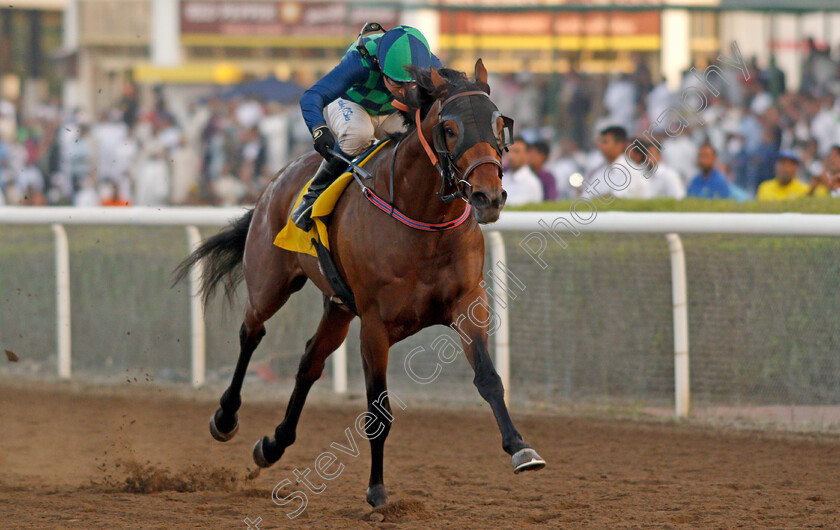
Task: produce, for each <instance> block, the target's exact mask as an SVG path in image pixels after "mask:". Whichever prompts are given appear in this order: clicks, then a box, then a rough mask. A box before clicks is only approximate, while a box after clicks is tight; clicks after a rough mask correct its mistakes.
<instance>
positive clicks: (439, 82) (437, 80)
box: [432, 67, 446, 90]
mask: <svg viewBox="0 0 840 530" xmlns="http://www.w3.org/2000/svg"><path fill="white" fill-rule="evenodd" d="M432 84H433V85H435V90H437V89H439V88H440V87H442V86H444V85H445V84H446V79H444V78H443V77H441V75H440V74H439V73H438V71H437V69H435V68H434V67H432Z"/></svg>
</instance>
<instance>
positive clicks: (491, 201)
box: [470, 190, 507, 224]
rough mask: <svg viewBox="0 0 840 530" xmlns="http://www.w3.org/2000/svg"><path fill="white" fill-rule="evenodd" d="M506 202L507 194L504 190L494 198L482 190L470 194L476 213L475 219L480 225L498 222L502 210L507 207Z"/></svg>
mask: <svg viewBox="0 0 840 530" xmlns="http://www.w3.org/2000/svg"><path fill="white" fill-rule="evenodd" d="M505 201H507V192H506V191H504V190H501V193H498V194H496V195H495V196H493V197H491V196H490V195H488V193H486V192H484V191H480V190H474V191H473V192H472V193H471V194H470V204H471V205H472V207H473V211H474V212H475V219H476V220H477V221H478V222H479V223H480V224H486V223H495V222H496V221H498V220H499V215H500V214H501V213H502V208H504V207H505Z"/></svg>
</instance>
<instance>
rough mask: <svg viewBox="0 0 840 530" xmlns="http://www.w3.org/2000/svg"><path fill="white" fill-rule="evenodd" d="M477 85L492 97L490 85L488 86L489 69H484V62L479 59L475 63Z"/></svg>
mask: <svg viewBox="0 0 840 530" xmlns="http://www.w3.org/2000/svg"><path fill="white" fill-rule="evenodd" d="M475 84H477V85H478V87H479V88H480V89H481V90H483V91H485V92H487V95H488V96H489V95H490V85H488V84H487V68H485V67H484V61H482V60H481V59H479V60H478V61H476V62H475Z"/></svg>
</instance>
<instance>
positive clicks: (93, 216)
mask: <svg viewBox="0 0 840 530" xmlns="http://www.w3.org/2000/svg"><path fill="white" fill-rule="evenodd" d="M243 212H244V210H243V209H242V208H141V207H133V208H64V207H55V208H38V207H0V225H3V224H16V225H52V230H53V234H54V237H55V250H56V254H55V255H56V279H57V281H56V308H57V311H56V312H57V336H58V344H57V348H58V350H57V353H58V374H59V377H61V378H70V377H71V373H72V372H71V364H72V363H71V359H72V354H71V336H70V329H71V328H70V318H71V315H70V273H69V271H70V263H69V252H68V242H67V233H66V232H65V230H64V225H100V226H101V225H135V226H184V227H186V232H187V247H186V249H185V250H188V251H189V252H191V251H192V250H193V249H195V247H196V246H197V245H198V243H199V242H200V239H201V238H200V235H199V233H198V228H197V227H198V226H225V225H227V224H228V223H229V222H230V221H232V220H234V219H236V218H237V217H239V216H240V215H242V214H243ZM596 217H597V218H596ZM484 230H485V231H486V232H487V236H488V243H489V248H490V255H491V260H492V263H494V264H495V263H498V262H502V264H505V262H506V257H505V246H504V241H503V239H502V236H501V232H505V231H508V232H529V234H528V235H527V236H525V238H524V239H523V240H522V241H521V242H520V245H521V246H522V243H523V242H526V241H527V242H528V243H527V244H526V245H524V246H523V249H525V250H526V252H528V253H529V254H531V256H532V257H533V258H534V259H535V261H537V262H538V263H539V261H538V260H539V256H540V254H541V252H542V251H544V250H546V249H547V248H548V245H549V244H551V242H550V241H549V239H548V238H547V237H546V235H545V234H548V235H549V236H550V237H551V239H553V240H554V241H555V242H560V241H562V242H563V243H562V244H566V243H565V241H566V240H569V236H571V235H572V234H573V233H576V232H577V233H583V232H600V233H641V234H664V235H665V236H666V241H667V244H668V248H669V252H670V254H671V283H672V297H673V313H674V402H675V414H676V416H677V417H685V416H686V415H688V412H689V409H690V394H691V393H690V386H689V351H688V292H687V282H686V272H685V254H684V252H683V246H682V242H681V241H680V237H679V235H678V234H735V235H737V234H740V235H776V236H840V215H812V214H792V213H790V214H789V213H783V214H737V213H641V212H639V213H630V212H604V213H600V214H592V215H591V216H589V217H587V218H583V217H581V216H575V215H571V214H570V213H569V212H506V213H505V214H504V215H503V216H502V219H501V220H500V221H499V222H498V223H496V224H494V225H492V226H489V227H485V228H484ZM576 235H577V234H576ZM529 238H530V239H529ZM532 241H536V243H537V244H538V245H537V247H536V248H535V247H534V246H533V245H532V244H530V243H531V242H532ZM200 277H201V269H200V267H196V268H195V269H193V271H192V273H191V274H190V277H189V282H190V289H189V292H190V295H191V296H192V297H193V298H192V301H191V304H190V312H191V315H190V325H191V333H190V337H191V349H190V351H191V380H192V384H193V386H201V385H202V384H204V382H205V342H204V339H205V337H204V312H203V308H202V306H201V303H200V300H199V299H198V297H196V296H195V293H196V292H197V290H198V282H199V278H200ZM503 282H505V283H506V280H503ZM503 287H507V285H504V286H503ZM499 292H500V293H501V296H497V297H494V298H493V304H494V305H493V309H494V311H495V312H496V314H497V315H498V316H499V318H500V321H501V322H500V327H499V328H498V329H497V331H496V333H495V334H494V337H493V340H494V342H495V351H496V359H495V362H496V368H497V370H498V371H499V375H500V376H501V378H502V381H503V382H504V384H505V388H508V389H509V388H510V343H509V319H508V313H507V300H506V299H505V296H506V289H501V290H500V291H499ZM333 389H334V390H335V391H336V392H339V393H343V392H346V390H347V353H346V346H345V345H344V344H342V346H341V347H340V348H339V349H338V350H337V351H336V352H335V353H334V354H333ZM509 393H510V392H508V393H507V394H508V395H509Z"/></svg>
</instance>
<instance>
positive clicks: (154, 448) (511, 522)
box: [0, 380, 840, 530]
mask: <svg viewBox="0 0 840 530" xmlns="http://www.w3.org/2000/svg"><path fill="white" fill-rule="evenodd" d="M209 396H210V394H209V393H206V392H205V393H194V394H190V393H189V392H185V391H183V390H178V391H176V390H173V389H167V388H161V387H157V386H154V385H151V384H147V385H142V384H140V385H138V384H134V385H127V386H126V387H124V388H113V387H112V388H106V389H104V390H103V389H93V390H91V389H84V388H82V389H80V387H79V385H73V384H64V383H61V384H60V383H53V384H43V383H37V384H34V383H22V382H19V381H9V380H2V381H0V528H167V529H168V528H247V526H246V524H245V522H244V519H245V518H246V517H247V518H249V519H251V520H256V518H257V517H261V518H262V522H261V523H259V525H258V526H259V528H260V529H262V530H266V529H269V528H406V529H420V528H422V529H426V528H458V529H464V528H476V529H484V528H525V527H532V526H533V527H545V528H736V527H744V528H756V527H762V528H765V527H766V528H840V440H838V439H837V438H836V437H830V436H805V435H792V434H778V433H769V432H766V433H760V432H746V431H732V430H718V429H712V428H709V427H698V426H692V425H686V424H677V423H673V422H661V421H658V422H657V421H637V422H631V421H625V420H622V421H618V420H607V419H597V418H580V417H565V416H559V417H558V416H550V415H533V414H531V415H529V414H526V413H525V412H523V411H514V417H515V419H516V420H517V423H518V426H519V428H520V430H521V431H522V433H523V434H524V435H525V437H526V439H527V440H529V441H530V443H531V444H532V445H534V447H536V448H537V449H538V450H539V452H540V453H541V454H542V456H543V457H544V458H546V460H547V461H548V467H546V468H545V469H544V470H542V471H540V472H537V473H527V474H522V475H514V474H513V473H512V471H511V468H510V459H509V458H508V457H507V456H506V455H505V454H504V453H503V452H502V450H501V447H500V445H501V443H500V436H499V433H498V431H497V429H496V426H495V422H494V421H493V418H492V414H491V413H490V410H489V408H488V407H483V408H482V409H466V410H452V409H447V410H443V411H435V410H431V409H430V408H429V407H428V406H425V408H421V407H419V406H416V407H412V404H411V403H408V405H409V406H408V408H407V409H406V410H405V411H397V412H396V421H395V423H394V427H393V429H392V431H391V435H390V437H389V439H388V444H387V446H386V453H385V470H386V472H385V477H386V485H387V487H388V493H389V495H390V500H391V504H389V505H387V506H386V507H385V509H384V510H379V512H381V515H380V514H379V513H376V514H374V513H373V512H372V510H371V509H370V508H369V507H368V505H367V504H366V503H365V502H364V491H365V486H366V483H367V475H368V470H369V468H368V465H369V448H368V445H367V443H366V442H364V441H363V440H361V439H360V438H358V436H357V437H356V442H357V443H358V446H359V449H360V450H361V455H360V456H359V457H358V458H353V457H351V456H348V455H339V461H340V462H341V463H343V464H344V465H345V466H346V467H345V469H344V471H343V473H342V474H341V476H340V477H338V478H337V479H335V480H333V481H331V482H328V483H327V489H326V490H325V491H324V492H323V493H322V494H320V495H315V494H312V493H309V504H308V507H307V509H306V510H305V511H304V512H303V514H302V515H301V516H300V517H298V518H297V519H294V520H289V519H288V518H287V517H286V516H285V513H286V511H290V509H291V506H292V505H291V504H290V505H289V506H287V507H280V506H277V505H276V504H274V503H273V502H272V501H271V490H272V488H273V487H274V485H275V484H277V483H278V482H279V481H281V480H282V479H284V478H290V479H292V480H294V476H293V475H292V470H293V469H294V468H295V467H298V468H300V469H303V468H305V467H312V466H313V462H314V460H315V458H316V457H317V456H318V455H319V454H320V453H321V452H323V451H325V450H327V449H328V448H329V446H330V443H331V442H334V441H337V442H341V443H344V444H345V445H346V438H345V437H344V432H343V431H344V429H345V427H349V426H351V425H352V424H353V421H354V419H355V418H356V416H357V415H358V414H359V413H360V412H361V411H362V410H363V405H362V403H361V402H354V403H349V404H346V405H341V406H324V405H311V406H309V407H308V408H307V409H305V410H304V413H303V417H302V419H301V423H300V428H299V429H298V436H297V443H296V444H295V445H294V446H292V447H291V448H289V450H287V452H286V454H285V455H284V457H283V459H282V460H281V461H280V462H279V463H278V464H276V465H275V466H274V467H272V468H271V469H269V470H263V471H262V473H261V474H260V475H259V476H258V477H256V478H254V479H251V480H249V479H247V478H246V477H247V475H248V473H249V471H251V470H253V469H254V465H253V463H252V461H251V447H252V444H253V443H254V441H255V440H256V439H257V438H258V437H259V436H262V435H263V434H268V433H270V432H272V431H273V428H274V426H275V424H276V423H277V422H278V421H279V419H280V418H281V416H282V411H283V410H284V409H285V402H283V403H272V404H266V403H258V404H254V403H250V402H248V401H247V393H246V402H245V405H244V406H243V408H242V410H241V411H240V425H241V428H240V431H239V434H238V435H237V437H236V438H234V439H233V440H232V441H231V442H228V443H227V444H220V443H218V442H215V441H214V440H212V439H211V438H210V435H209V434H208V431H207V420H208V418H209V416H210V414H211V413H212V412H213V411H214V410H215V408H216V405H215V400H213V399H210V397H209ZM363 442H364V443H363ZM310 476H311V477H314V472H313V473H312V475H310ZM316 478H317V477H316ZM300 487H301V488H302V486H300ZM143 491H145V492H147V493H138V492H143ZM284 491H288V492H290V491H291V490H290V489H288V488H287V489H286V490H284Z"/></svg>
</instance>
